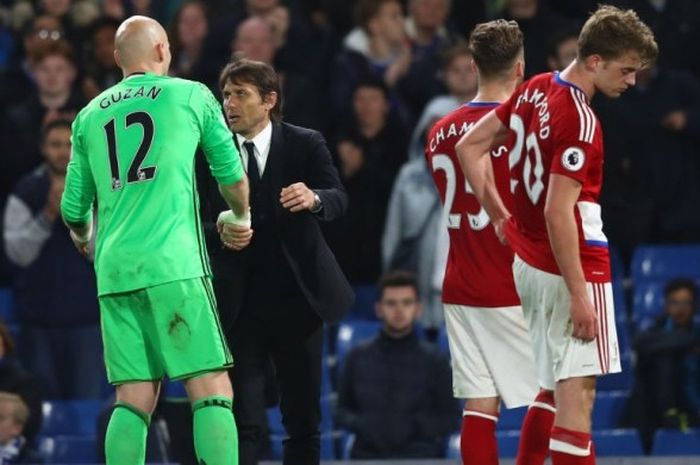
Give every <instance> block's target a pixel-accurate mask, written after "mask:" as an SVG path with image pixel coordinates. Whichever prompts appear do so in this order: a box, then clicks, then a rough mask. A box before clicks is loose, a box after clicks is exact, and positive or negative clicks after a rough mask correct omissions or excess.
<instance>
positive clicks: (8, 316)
mask: <svg viewBox="0 0 700 465" xmlns="http://www.w3.org/2000/svg"><path fill="white" fill-rule="evenodd" d="M0 320H2V321H4V322H5V324H6V325H8V326H9V325H11V324H13V323H16V322H17V315H16V314H15V300H14V297H13V295H12V290H11V289H9V288H5V287H2V288H0Z"/></svg>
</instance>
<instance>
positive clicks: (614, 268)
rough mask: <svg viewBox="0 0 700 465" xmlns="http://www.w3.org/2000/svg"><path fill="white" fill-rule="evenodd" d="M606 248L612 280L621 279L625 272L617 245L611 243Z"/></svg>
mask: <svg viewBox="0 0 700 465" xmlns="http://www.w3.org/2000/svg"><path fill="white" fill-rule="evenodd" d="M608 250H609V251H610V271H611V273H612V277H613V280H618V279H619V280H622V279H624V277H625V275H626V274H627V273H626V271H627V270H625V264H624V262H623V261H622V256H621V255H620V251H619V250H618V248H617V247H615V246H613V245H611V246H610V247H609V248H608Z"/></svg>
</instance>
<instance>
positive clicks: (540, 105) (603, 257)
mask: <svg viewBox="0 0 700 465" xmlns="http://www.w3.org/2000/svg"><path fill="white" fill-rule="evenodd" d="M496 115H497V116H498V118H499V119H500V120H501V122H502V123H503V124H504V125H506V126H508V127H509V128H510V129H511V136H510V141H509V145H508V146H509V147H510V148H511V151H510V155H509V161H508V166H509V168H510V178H511V180H510V191H511V193H512V194H513V207H512V210H511V212H512V213H513V221H512V222H511V223H510V224H509V225H508V226H509V227H508V228H506V233H507V235H508V241H509V243H510V244H511V246H512V247H513V250H514V251H515V253H517V254H518V256H520V257H521V258H522V259H523V260H524V261H525V262H527V263H528V264H530V265H531V266H533V267H535V268H538V269H540V270H542V271H546V272H548V273H553V274H560V272H559V267H558V266H557V262H556V260H555V258H554V254H553V252H552V249H551V246H550V243H549V237H548V234H547V225H546V222H545V218H544V206H545V199H546V198H547V187H548V185H549V177H550V175H551V174H558V175H562V176H567V177H569V178H572V179H574V180H576V181H578V182H579V183H581V193H580V195H579V198H578V200H577V202H576V207H575V211H574V214H575V218H576V224H577V227H578V236H579V250H580V256H581V264H582V266H583V271H584V273H585V276H586V280H587V281H588V282H608V281H610V260H609V252H608V240H607V238H606V237H605V234H604V233H603V221H602V219H601V214H600V205H599V204H598V197H599V196H600V189H601V185H602V182H603V132H602V129H601V127H600V123H599V122H598V120H597V118H596V116H595V114H594V113H593V110H592V109H591V107H590V106H589V104H588V101H587V98H586V95H585V94H584V92H583V91H582V90H581V89H579V88H578V87H576V86H575V85H573V84H571V83H569V82H566V81H564V80H563V79H562V78H561V77H560V76H559V74H558V73H544V74H539V75H537V76H535V77H533V78H532V79H530V80H529V81H527V82H525V83H523V84H521V85H520V87H518V89H516V91H515V92H514V93H513V95H512V96H511V97H510V99H509V100H507V101H506V102H504V103H503V104H502V105H501V106H499V107H498V108H497V109H496Z"/></svg>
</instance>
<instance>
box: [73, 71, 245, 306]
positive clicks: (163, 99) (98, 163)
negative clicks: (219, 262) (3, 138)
mask: <svg viewBox="0 0 700 465" xmlns="http://www.w3.org/2000/svg"><path fill="white" fill-rule="evenodd" d="M71 140H72V144H73V154H72V158H71V161H70V164H69V165H68V174H67V177H66V185H65V191H64V193H63V198H62V201H61V212H62V215H63V218H64V219H65V221H66V222H67V223H68V224H73V225H82V224H85V223H87V222H88V220H89V218H90V215H91V211H92V207H93V204H95V205H96V209H97V214H96V218H95V220H96V226H97V236H96V249H95V271H96V274H97V286H98V293H99V295H105V294H112V293H118V292H127V291H133V290H135V289H142V288H146V287H151V286H155V285H158V284H162V283H167V282H171V281H175V280H180V279H190V278H196V277H201V276H205V275H210V274H211V271H210V268H209V259H208V256H207V253H206V247H205V244H204V236H203V232H202V227H201V223H200V219H199V200H198V195H197V188H196V181H195V151H196V150H197V147H198V146H199V147H201V148H202V150H203V152H204V154H205V155H206V158H207V161H208V163H209V167H210V170H211V172H212V174H213V175H214V177H215V178H216V179H217V181H218V182H219V184H222V185H231V184H234V183H236V182H238V181H239V180H240V179H241V178H242V177H243V167H242V165H241V161H240V157H239V156H238V151H237V149H236V147H235V145H234V144H233V139H232V137H231V132H230V131H229V129H228V127H227V126H226V123H225V121H224V118H223V114H222V112H221V106H220V104H219V102H218V101H217V100H216V98H215V97H214V96H213V95H212V93H211V92H210V91H209V90H208V89H207V88H206V87H205V86H204V85H202V84H199V83H196V82H192V81H187V80H184V79H177V78H170V77H167V76H157V75H154V74H150V73H149V74H136V75H132V76H129V77H128V78H126V79H124V80H122V81H121V82H120V83H118V84H116V85H114V86H113V87H111V88H109V89H107V90H106V91H104V92H103V93H102V94H100V95H98V96H97V97H96V98H95V99H93V100H92V101H91V102H90V103H89V104H88V105H87V106H86V107H85V108H83V110H82V111H81V112H80V113H79V114H78V116H77V117H76V119H75V121H74V123H73V133H72V139H71Z"/></svg>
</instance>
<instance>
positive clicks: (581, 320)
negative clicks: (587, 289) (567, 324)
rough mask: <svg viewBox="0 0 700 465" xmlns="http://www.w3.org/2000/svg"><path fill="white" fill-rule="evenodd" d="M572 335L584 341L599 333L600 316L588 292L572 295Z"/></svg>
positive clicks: (590, 339) (593, 337)
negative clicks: (597, 315)
mask: <svg viewBox="0 0 700 465" xmlns="http://www.w3.org/2000/svg"><path fill="white" fill-rule="evenodd" d="M571 322H572V323H573V326H574V327H573V333H572V336H573V337H574V338H575V339H580V340H582V341H584V342H590V341H592V340H593V339H595V338H596V336H597V335H598V318H597V317H596V314H595V308H593V303H591V298H590V297H589V296H588V294H584V295H580V296H574V295H572V296H571Z"/></svg>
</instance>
